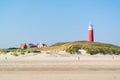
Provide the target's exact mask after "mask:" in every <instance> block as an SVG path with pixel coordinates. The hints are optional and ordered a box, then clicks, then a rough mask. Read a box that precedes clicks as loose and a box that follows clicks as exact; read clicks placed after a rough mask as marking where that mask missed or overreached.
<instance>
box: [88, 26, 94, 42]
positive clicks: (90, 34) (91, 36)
mask: <svg viewBox="0 0 120 80" xmlns="http://www.w3.org/2000/svg"><path fill="white" fill-rule="evenodd" d="M88 41H89V42H94V31H93V25H92V24H89V27H88Z"/></svg>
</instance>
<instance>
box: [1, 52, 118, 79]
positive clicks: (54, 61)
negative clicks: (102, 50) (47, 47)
mask: <svg viewBox="0 0 120 80" xmlns="http://www.w3.org/2000/svg"><path fill="white" fill-rule="evenodd" d="M1 56H2V58H1ZM1 56H0V58H1V60H0V80H26V79H28V80H96V79H97V80H120V74H119V73H120V56H110V55H105V56H104V55H96V56H90V55H64V54H57V55H56V54H52V55H51V54H38V55H32V54H31V55H29V56H28V55H24V56H18V57H13V56H11V57H10V56H7V59H3V56H6V55H1ZM79 57H80V59H79Z"/></svg>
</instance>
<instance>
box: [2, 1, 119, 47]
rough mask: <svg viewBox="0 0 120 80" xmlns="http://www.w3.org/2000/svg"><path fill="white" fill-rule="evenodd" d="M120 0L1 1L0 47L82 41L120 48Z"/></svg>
mask: <svg viewBox="0 0 120 80" xmlns="http://www.w3.org/2000/svg"><path fill="white" fill-rule="evenodd" d="M119 4H120V0H0V48H9V47H19V45H20V44H21V43H34V44H36V43H46V44H48V45H51V44H54V43H57V42H68V41H81V40H87V39H88V26H89V24H90V23H91V24H93V28H94V37H95V38H94V39H95V42H103V43H110V44H115V45H119V46H120V38H119V36H120V5H119Z"/></svg>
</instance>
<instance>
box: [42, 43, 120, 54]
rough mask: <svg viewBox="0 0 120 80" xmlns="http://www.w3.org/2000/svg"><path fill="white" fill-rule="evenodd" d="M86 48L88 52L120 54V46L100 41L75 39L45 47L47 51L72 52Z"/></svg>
mask: <svg viewBox="0 0 120 80" xmlns="http://www.w3.org/2000/svg"><path fill="white" fill-rule="evenodd" d="M79 49H84V50H86V52H87V53H88V54H91V55H93V54H97V53H100V54H116V55H118V54H120V46H116V45H113V44H106V43H100V42H93V43H91V42H88V41H75V42H61V43H56V44H54V45H52V46H50V47H47V48H43V49H42V50H45V51H66V52H68V53H70V54H75V53H80V52H79Z"/></svg>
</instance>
